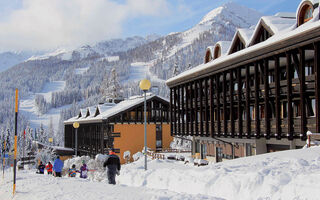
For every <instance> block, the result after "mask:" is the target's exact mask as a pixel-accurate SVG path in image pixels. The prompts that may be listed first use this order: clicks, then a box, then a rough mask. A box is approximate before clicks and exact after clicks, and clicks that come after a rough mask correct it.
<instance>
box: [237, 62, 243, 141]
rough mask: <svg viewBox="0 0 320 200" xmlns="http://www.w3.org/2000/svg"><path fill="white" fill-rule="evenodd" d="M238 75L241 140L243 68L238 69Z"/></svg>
mask: <svg viewBox="0 0 320 200" xmlns="http://www.w3.org/2000/svg"><path fill="white" fill-rule="evenodd" d="M237 74H238V132H239V138H242V96H241V95H242V79H241V67H238V68H237Z"/></svg>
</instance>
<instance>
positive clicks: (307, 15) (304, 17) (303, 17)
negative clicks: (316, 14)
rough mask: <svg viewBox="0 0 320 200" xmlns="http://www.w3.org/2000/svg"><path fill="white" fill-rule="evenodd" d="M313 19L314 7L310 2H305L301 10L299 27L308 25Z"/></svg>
mask: <svg viewBox="0 0 320 200" xmlns="http://www.w3.org/2000/svg"><path fill="white" fill-rule="evenodd" d="M312 17H313V5H312V4H311V3H310V2H305V3H304V4H302V5H301V8H300V10H299V17H298V26H300V25H302V24H304V23H306V22H307V21H309V20H310V19H312Z"/></svg>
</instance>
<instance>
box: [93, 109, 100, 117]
mask: <svg viewBox="0 0 320 200" xmlns="http://www.w3.org/2000/svg"><path fill="white" fill-rule="evenodd" d="M98 115H100V111H99V109H98V108H97V109H96V113H94V116H95V117H96V116H98Z"/></svg>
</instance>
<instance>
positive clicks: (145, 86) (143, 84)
mask: <svg viewBox="0 0 320 200" xmlns="http://www.w3.org/2000/svg"><path fill="white" fill-rule="evenodd" d="M139 87H140V89H141V90H142V91H143V92H144V153H145V155H144V169H145V170H147V113H146V112H147V111H146V110H147V91H148V90H149V89H150V87H151V83H150V81H149V80H147V79H143V80H142V81H140V83H139Z"/></svg>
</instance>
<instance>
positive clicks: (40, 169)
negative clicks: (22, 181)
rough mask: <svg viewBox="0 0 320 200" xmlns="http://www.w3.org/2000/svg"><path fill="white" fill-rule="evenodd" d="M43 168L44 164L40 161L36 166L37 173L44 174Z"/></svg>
mask: <svg viewBox="0 0 320 200" xmlns="http://www.w3.org/2000/svg"><path fill="white" fill-rule="evenodd" d="M44 168H45V166H44V164H43V163H42V161H40V164H39V166H38V170H39V171H38V173H39V174H44Z"/></svg>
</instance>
